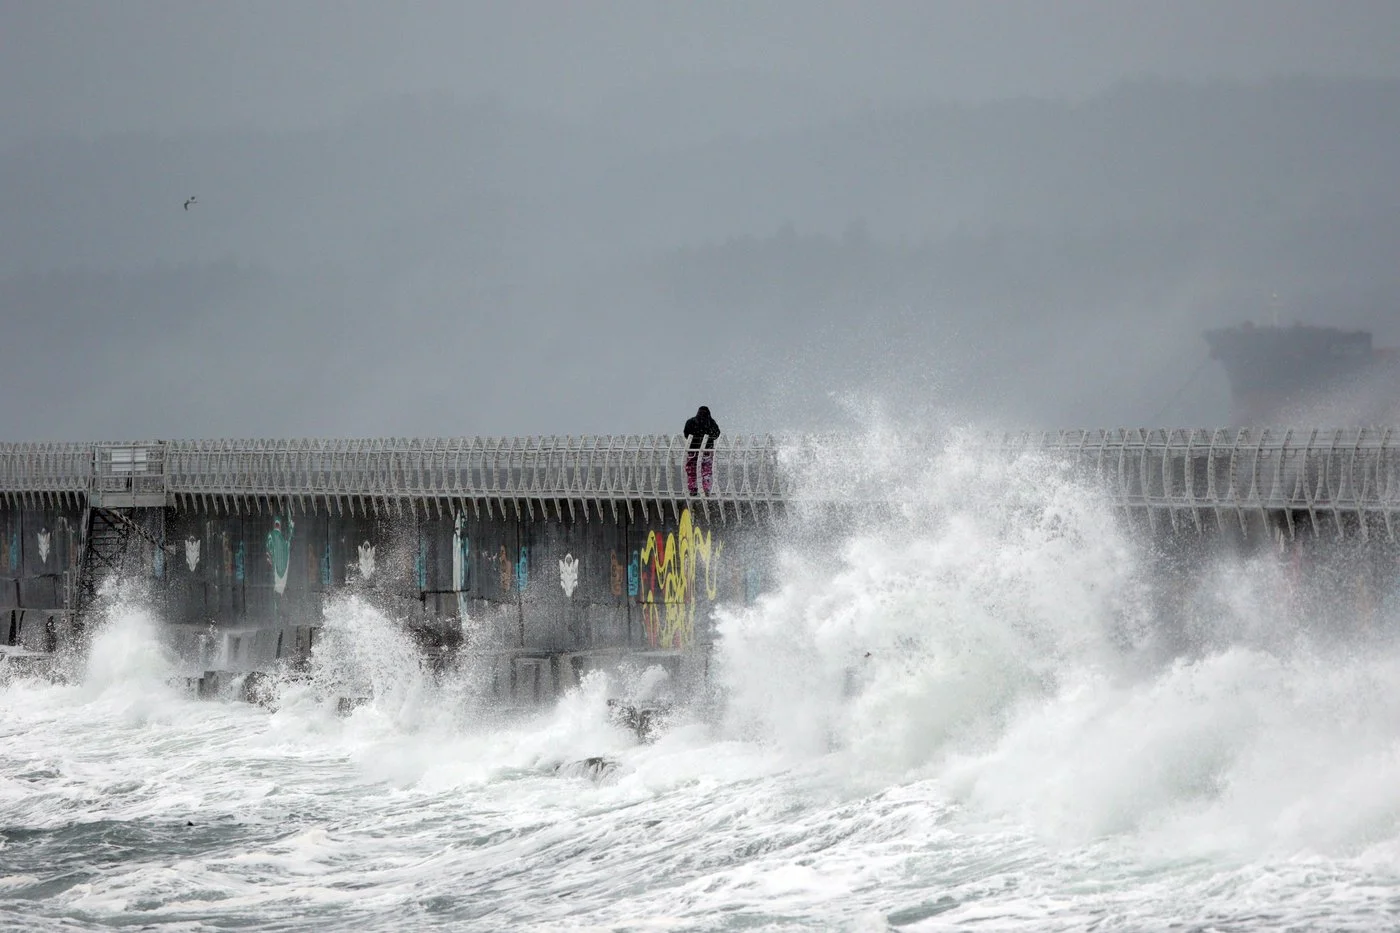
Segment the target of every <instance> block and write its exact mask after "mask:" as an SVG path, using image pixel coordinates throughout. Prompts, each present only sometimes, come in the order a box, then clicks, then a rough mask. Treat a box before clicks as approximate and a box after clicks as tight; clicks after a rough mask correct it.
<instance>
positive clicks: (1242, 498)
mask: <svg viewBox="0 0 1400 933" xmlns="http://www.w3.org/2000/svg"><path fill="white" fill-rule="evenodd" d="M884 443H885V444H886V447H888V446H895V447H908V448H910V449H911V450H913V449H917V450H919V451H928V452H932V451H936V450H937V449H939V448H940V446H941V442H935V441H934V440H933V439H931V438H915V439H906V440H900V441H889V442H884ZM962 444H963V446H964V447H971V448H976V449H985V450H986V451H988V452H992V451H995V452H998V453H999V454H1002V455H1007V456H1017V455H1025V454H1035V455H1039V456H1049V457H1053V458H1055V459H1056V460H1057V461H1058V462H1060V463H1068V464H1070V465H1072V466H1073V467H1074V468H1075V471H1076V472H1077V473H1078V474H1080V475H1082V476H1086V477H1089V478H1091V479H1093V480H1095V481H1098V482H1102V483H1104V484H1105V485H1106V487H1107V491H1108V493H1109V494H1110V495H1111V496H1112V497H1113V498H1114V501H1115V502H1116V503H1117V504H1118V505H1120V506H1122V507H1124V508H1128V509H1146V510H1148V511H1149V512H1150V513H1160V512H1165V513H1167V514H1169V515H1170V516H1171V519H1172V521H1173V522H1175V521H1176V520H1177V517H1178V515H1179V514H1180V515H1189V516H1191V517H1193V519H1194V521H1196V522H1197V524H1198V525H1199V522H1200V521H1201V514H1202V513H1203V512H1209V511H1211V510H1214V511H1215V512H1216V513H1217V517H1219V515H1220V514H1222V510H1236V511H1241V510H1249V509H1253V510H1264V511H1270V510H1286V511H1295V512H1307V513H1309V514H1310V515H1311V516H1312V519H1313V521H1314V522H1316V521H1317V520H1318V518H1317V516H1318V515H1319V514H1320V513H1327V514H1330V515H1333V516H1340V515H1341V514H1342V513H1346V512H1356V513H1365V512H1382V513H1384V514H1385V517H1386V521H1387V523H1389V521H1390V513H1391V512H1392V511H1395V510H1400V475H1397V474H1400V431H1397V429H1391V428H1346V429H1325V430H1324V429H1307V430H1302V429H1291V428H1279V429H1229V430H1225V429H1222V430H1185V429H1116V430H1084V431H1053V432H1039V433H1032V432H1024V433H1009V434H1000V435H981V436H978V437H977V438H973V439H970V440H969V439H964V440H963V441H962ZM870 446H871V445H870V444H867V443H866V442H863V441H861V440H859V439H853V438H844V439H843V438H837V437H826V438H813V437H804V438H782V439H780V438H775V437H772V436H759V437H735V438H729V437H722V438H720V440H719V442H718V443H717V444H716V445H715V447H714V449H713V450H712V451H708V452H706V453H705V454H702V457H708V458H709V459H710V460H711V471H712V483H711V486H710V491H709V495H708V496H706V497H705V498H707V499H709V500H712V501H718V502H721V503H723V502H734V503H741V504H747V503H764V504H780V503H783V502H788V501H793V500H795V499H801V498H804V497H805V498H818V497H820V496H818V495H817V494H815V493H813V492H812V491H811V489H810V488H808V487H807V486H806V485H805V484H804V483H803V482H802V481H801V480H799V479H798V478H797V476H796V473H797V472H798V471H795V470H793V469H791V468H790V466H791V464H792V463H799V464H801V463H809V462H811V460H812V459H813V458H820V457H821V456H822V454H823V452H824V451H829V450H830V449H831V448H843V449H846V450H848V451H850V452H851V453H852V454H853V455H854V456H855V457H857V458H859V457H860V456H861V455H862V452H863V451H867V450H868V449H869V448H870ZM881 449H882V451H883V452H884V453H888V452H889V451H888V449H886V448H885V447H882V448H881ZM689 452H690V451H689V447H688V443H687V440H686V439H685V438H684V437H680V436H674V435H611V436H584V437H529V438H432V439H406V438H389V439H364V440H209V441H204V440H194V441H167V442H144V443H137V442H131V443H103V444H0V495H3V496H6V497H10V498H14V497H62V496H79V495H84V496H89V497H91V498H93V499H94V500H100V499H105V500H107V502H108V503H109V504H118V505H120V504H123V503H126V504H155V503H156V502H157V501H159V500H162V499H164V500H168V501H170V502H172V503H174V504H177V505H179V504H182V503H191V502H196V501H205V500H210V499H215V498H222V499H226V500H236V499H248V498H270V499H278V498H288V499H295V498H299V497H309V498H311V499H320V498H324V499H327V500H331V499H343V498H353V497H358V498H363V499H369V500H428V499H439V500H441V499H460V500H484V501H487V502H490V501H499V502H505V501H508V500H513V501H528V500H568V501H584V502H606V501H611V502H622V501H634V500H640V501H646V500H653V501H675V500H684V499H687V498H690V496H691V493H690V490H689V488H688V483H687V479H686V470H685V467H686V459H687V456H688V454H689ZM794 452H799V453H797V454H795V453H794ZM698 472H700V473H702V474H703V467H702V468H701V469H700V470H699V471H698ZM821 495H822V496H826V497H828V498H840V493H839V492H838V493H835V494H833V493H822V494H821ZM99 504H101V503H99ZM1290 521H1291V519H1290Z"/></svg>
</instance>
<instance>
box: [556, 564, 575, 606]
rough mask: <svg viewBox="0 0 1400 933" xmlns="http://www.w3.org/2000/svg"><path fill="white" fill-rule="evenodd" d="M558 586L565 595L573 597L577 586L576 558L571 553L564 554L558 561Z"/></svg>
mask: <svg viewBox="0 0 1400 933" xmlns="http://www.w3.org/2000/svg"><path fill="white" fill-rule="evenodd" d="M559 586H560V587H562V588H563V590H564V595H565V596H567V597H569V598H570V599H573V598H574V590H576V589H577V588H578V558H577V557H575V556H574V555H572V554H565V555H564V559H563V560H561V561H560V562H559Z"/></svg>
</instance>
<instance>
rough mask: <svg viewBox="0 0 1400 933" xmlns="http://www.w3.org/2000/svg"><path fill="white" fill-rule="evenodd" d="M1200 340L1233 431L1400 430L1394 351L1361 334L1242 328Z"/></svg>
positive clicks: (1398, 366) (1399, 353)
mask: <svg viewBox="0 0 1400 933" xmlns="http://www.w3.org/2000/svg"><path fill="white" fill-rule="evenodd" d="M1205 339H1206V343H1207V344H1209V345H1210V356H1211V358H1212V359H1215V360H1219V361H1220V362H1221V364H1222V365H1223V366H1224V367H1225V374H1226V376H1227V377H1228V378H1229V380H1230V395H1231V408H1232V413H1231V421H1232V423H1233V424H1235V425H1238V426H1241V427H1243V426H1252V427H1263V426H1272V425H1288V426H1296V427H1303V426H1307V427H1355V426H1365V425H1390V424H1393V425H1396V426H1397V427H1400V350H1396V349H1392V348H1377V347H1375V346H1373V345H1372V342H1371V334H1370V333H1369V332H1368V331H1364V330H1341V329H1339V328H1335V327H1312V326H1308V325H1305V324H1294V325H1292V326H1289V327H1280V326H1277V325H1257V324H1249V323H1246V324H1241V325H1239V326H1238V327H1228V328H1222V329H1220V330H1209V331H1206V332H1205Z"/></svg>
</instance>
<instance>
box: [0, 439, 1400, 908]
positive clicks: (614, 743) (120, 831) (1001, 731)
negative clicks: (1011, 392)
mask: <svg viewBox="0 0 1400 933" xmlns="http://www.w3.org/2000/svg"><path fill="white" fill-rule="evenodd" d="M879 446H880V445H879V444H878V439H877V443H875V444H874V445H873V448H878V447H879ZM808 467H809V468H810V471H811V475H810V477H809V480H808V481H809V483H810V484H811V486H812V487H813V488H816V487H818V486H820V484H822V483H831V484H833V485H834V486H840V487H841V488H842V489H846V490H864V491H867V492H868V491H869V490H871V489H875V490H879V491H880V492H881V493H882V494H883V496H884V498H885V499H886V500H888V501H889V502H891V503H893V505H892V506H890V507H888V508H885V509H882V510H879V511H878V512H875V511H870V512H867V513H853V512H852V511H851V510H845V511H835V512H833V511H823V510H818V509H813V510H812V511H811V512H810V514H802V513H800V512H799V513H797V514H795V515H794V517H793V519H792V521H791V523H790V524H789V525H788V526H786V527H785V528H784V529H783V534H784V537H785V541H784V545H783V547H782V549H781V557H780V563H779V565H778V566H777V567H775V568H774V572H773V579H774V580H775V581H776V582H775V586H774V587H773V589H772V590H771V592H769V593H768V594H767V595H765V596H764V597H763V598H762V599H760V600H759V601H758V602H757V603H755V604H754V605H752V606H749V607H745V608H742V609H733V610H728V611H721V612H720V613H719V614H718V617H717V619H716V624H717V630H718V632H719V640H718V644H717V646H716V648H715V657H714V664H713V669H712V672H713V679H712V685H713V690H712V692H711V693H710V694H709V695H708V696H707V697H706V698H705V702H703V703H696V704H694V705H693V706H682V707H679V708H677V709H676V710H675V712H674V714H673V716H672V718H671V720H670V722H669V723H668V724H667V727H666V728H665V729H664V730H663V731H661V733H660V734H659V736H658V737H657V738H656V739H655V741H653V742H650V743H647V744H641V743H639V742H638V741H637V739H636V737H635V736H633V735H632V734H631V733H629V732H627V731H626V730H624V729H621V728H619V727H617V726H615V725H614V724H613V723H612V722H611V721H610V719H609V716H608V707H607V701H608V699H609V698H612V697H623V698H630V699H633V700H638V701H646V700H648V699H652V698H655V697H657V696H659V695H664V694H665V692H666V691H667V690H668V688H669V685H668V684H667V683H666V682H665V678H664V675H662V674H661V673H660V672H659V671H654V670H653V671H648V670H632V671H622V672H619V673H618V674H616V675H614V676H612V677H602V676H594V677H592V678H590V679H588V680H587V681H585V682H584V683H583V684H582V685H581V686H580V687H579V689H578V690H576V691H574V692H572V693H570V694H569V695H567V696H566V697H564V698H563V699H562V700H560V701H559V702H558V703H557V704H556V705H555V706H553V707H552V708H548V709H541V710H538V711H534V712H532V713H529V714H526V715H514V716H507V715H504V714H503V713H501V712H500V711H498V710H493V709H492V708H491V707H490V706H489V705H488V704H485V703H484V702H483V701H482V700H480V699H479V696H478V691H477V690H476V689H475V683H476V680H475V675H474V670H473V665H472V663H471V659H469V658H468V659H466V660H465V661H464V664H463V666H462V669H461V670H458V671H452V672H448V673H447V674H445V675H442V676H433V675H430V674H428V673H425V672H424V671H423V670H422V669H421V668H420V666H419V664H418V662H417V659H416V656H415V655H414V652H413V650H412V648H411V646H410V645H409V643H408V641H407V639H406V638H405V637H404V635H403V634H402V633H401V631H400V630H399V628H398V626H397V624H396V623H395V620H394V619H392V618H389V617H386V616H385V615H384V614H383V613H382V612H381V611H379V610H378V609H376V608H375V607H374V606H373V605H370V604H369V603H366V602H365V601H363V600H361V599H359V598H357V597H354V596H351V595H346V596H343V597H341V598H338V599H336V600H334V601H332V603H331V604H330V605H329V606H328V607H327V609H326V617H325V620H324V621H325V626H326V637H325V638H324V639H323V640H322V641H321V642H320V643H319V644H318V647H317V651H316V656H315V659H314V664H313V676H312V677H311V679H310V680H309V681H301V682H287V683H284V684H281V685H280V686H279V695H278V699H277V703H276V708H275V710H271V709H266V708H261V707H257V706H251V705H248V704H243V703H238V702H232V701H218V700H204V701H200V700H196V699H192V698H190V697H188V696H187V695H186V694H185V693H184V691H183V690H181V689H178V688H177V687H175V686H172V685H171V682H172V678H173V676H174V675H176V674H178V673H179V672H180V671H181V670H182V666H181V665H182V661H181V659H179V658H178V657H174V656H172V655H171V654H170V652H169V650H168V649H167V648H165V647H164V646H163V645H162V641H161V637H160V620H159V619H158V618H156V617H155V616H154V615H153V614H152V613H151V612H150V611H149V610H147V609H146V608H144V607H143V605H142V604H141V602H140V600H139V599H131V600H126V601H122V602H118V603H117V604H116V605H115V606H114V607H113V608H112V609H111V611H110V612H109V613H108V616H107V618H106V620H105V621H104V622H103V624H102V625H101V627H100V629H99V631H98V633H97V634H96V636H95V638H94V642H93V644H92V648H91V651H90V653H89V655H88V657H87V658H86V659H85V661H84V663H83V666H82V668H81V670H80V671H79V672H78V673H77V675H76V676H74V677H73V678H72V679H71V680H70V681H69V682H66V683H62V684H52V683H48V682H46V681H40V680H32V679H24V678H18V677H14V676H10V677H9V678H8V679H7V680H5V681H4V682H3V684H0V928H4V929H16V930H55V931H56V930H64V931H71V930H95V929H109V928H132V929H160V930H225V929H258V930H302V929H318V930H320V929H325V930H352V929H353V930H358V931H371V930H420V929H422V930H430V929H454V930H455V929H461V930H504V929H571V930H576V929H584V930H789V929H835V930H891V929H899V930H906V929H907V930H955V929H956V930H966V929H976V928H980V929H994V930H1083V929H1095V930H1158V929H1161V930H1165V929H1186V930H1254V929H1296V930H1378V929H1394V928H1396V927H1397V926H1400V645H1397V644H1396V643H1394V642H1393V641H1392V639H1391V638H1390V636H1389V635H1388V632H1389V631H1390V630H1391V626H1390V625H1389V619H1388V617H1386V615H1385V613H1386V612H1388V611H1389V610H1387V609H1385V607H1384V606H1382V608H1381V609H1380V610H1379V612H1380V616H1379V620H1377V619H1375V618H1373V619H1370V620H1369V621H1368V624H1367V625H1366V626H1358V625H1350V624H1348V620H1347V618H1346V617H1345V609H1342V610H1338V613H1337V614H1336V615H1337V616H1338V617H1336V618H1332V617H1329V618H1325V619H1324V618H1320V617H1318V616H1317V615H1316V613H1315V612H1313V611H1312V610H1307V609H1304V608H1301V607H1305V606H1316V605H1317V604H1318V600H1301V599H1298V598H1296V597H1297V593H1298V589H1299V587H1300V585H1301V586H1306V585H1308V584H1306V583H1303V584H1299V583H1298V581H1297V580H1296V579H1292V578H1290V577H1289V576H1288V573H1287V567H1286V562H1285V561H1281V560H1279V559H1276V558H1275V557H1274V556H1272V555H1263V556H1261V557H1258V558H1255V559H1253V560H1251V561H1247V562H1241V561H1221V562H1218V563H1215V564H1209V565H1207V566H1206V567H1205V568H1204V569H1201V570H1199V571H1198V572H1196V573H1194V574H1193V575H1192V577H1191V578H1190V579H1189V580H1177V581H1176V582H1174V583H1173V584H1171V588H1170V589H1168V590H1164V586H1163V584H1162V582H1161V581H1160V579H1158V578H1157V577H1156V576H1155V566H1156V564H1157V563H1158V562H1159V557H1160V555H1155V554H1154V553H1153V552H1152V551H1151V550H1150V549H1148V548H1146V547H1145V546H1144V545H1143V544H1142V543H1141V542H1139V541H1136V540H1135V539H1134V538H1133V537H1132V536H1131V535H1130V534H1128V533H1126V532H1125V531H1124V530H1123V529H1122V528H1121V527H1120V525H1119V523H1118V522H1117V521H1116V519H1115V518H1114V516H1113V514H1112V513H1111V511H1110V510H1109V509H1108V507H1107V505H1106V504H1105V503H1103V502H1102V501H1099V500H1098V499H1097V498H1096V496H1095V494H1093V493H1092V492H1091V491H1087V490H1085V489H1082V488H1080V487H1078V486H1077V485H1075V484H1074V483H1073V482H1071V481H1070V480H1069V479H1068V478H1066V477H1064V476H1063V475H1062V474H1061V473H1060V472H1059V471H1058V469H1057V468H1056V467H1055V465H1054V464H1050V463H1043V462H1036V461H1033V460H1024V461H1021V462H1019V463H1016V464H995V463H988V462H982V461H979V460H978V458H976V457H975V456H971V455H968V454H966V453H961V454H960V453H957V452H956V451H953V452H949V453H946V454H944V455H941V456H938V457H933V458H929V459H928V460H927V461H926V462H909V461H907V460H905V461H890V462H884V461H881V460H880V458H879V457H876V456H874V455H873V454H871V453H870V452H869V451H866V452H864V453H862V454H861V455H860V456H859V458H858V459H857V460H854V461H848V462H845V463H832V462H826V461H823V462H817V463H809V464H808ZM853 474H858V475H853ZM861 514H864V517H860V515H861ZM853 516H855V517H853ZM1318 585H1319V586H1321V585H1322V584H1320V583H1319V584H1318ZM1164 592H1167V593H1168V598H1163V593H1164ZM346 685H351V687H353V690H351V692H361V691H362V692H366V693H369V692H372V694H373V700H372V701H371V702H370V703H368V704H366V705H364V706H362V707H360V708H358V709H356V710H354V711H353V712H351V713H350V714H349V715H337V710H336V704H335V697H336V695H337V693H344V692H346V691H347V690H349V689H350V688H348V687H346ZM594 758H602V759H604V760H605V762H606V764H604V765H601V766H599V765H597V764H596V763H594V764H591V765H590V764H589V763H588V760H589V759H594Z"/></svg>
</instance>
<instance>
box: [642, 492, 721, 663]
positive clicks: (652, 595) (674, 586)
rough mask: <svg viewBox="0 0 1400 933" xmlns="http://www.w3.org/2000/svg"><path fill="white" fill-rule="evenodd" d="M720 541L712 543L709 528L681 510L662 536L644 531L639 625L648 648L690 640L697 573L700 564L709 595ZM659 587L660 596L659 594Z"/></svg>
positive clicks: (692, 637) (692, 638)
mask: <svg viewBox="0 0 1400 933" xmlns="http://www.w3.org/2000/svg"><path fill="white" fill-rule="evenodd" d="M723 549H724V545H723V543H720V544H715V543H713V532H709V531H700V530H699V529H697V528H696V527H695V524H694V522H693V521H692V520H691V517H690V510H689V509H686V510H685V511H683V512H681V520H680V528H679V529H678V530H677V531H675V532H668V533H667V534H666V537H665V538H662V537H661V536H660V535H658V534H657V533H656V532H655V531H652V532H649V533H648V534H647V541H646V545H645V546H644V547H643V548H642V554H641V564H642V624H643V626H644V627H645V628H646V632H647V639H648V641H649V642H650V643H651V646H652V647H653V648H657V647H663V648H684V647H686V646H688V645H691V644H693V643H694V642H695V600H696V597H697V596H698V595H699V594H698V587H697V585H696V572H697V570H698V569H699V567H700V565H701V564H702V563H703V564H704V568H705V577H704V592H705V596H706V598H708V599H711V600H713V599H714V598H715V595H716V593H717V591H718V583H717V581H716V576H717V572H716V571H717V569H718V564H719V556H720V552H721V551H723ZM658 592H659V595H660V599H658V598H657V597H658Z"/></svg>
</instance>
